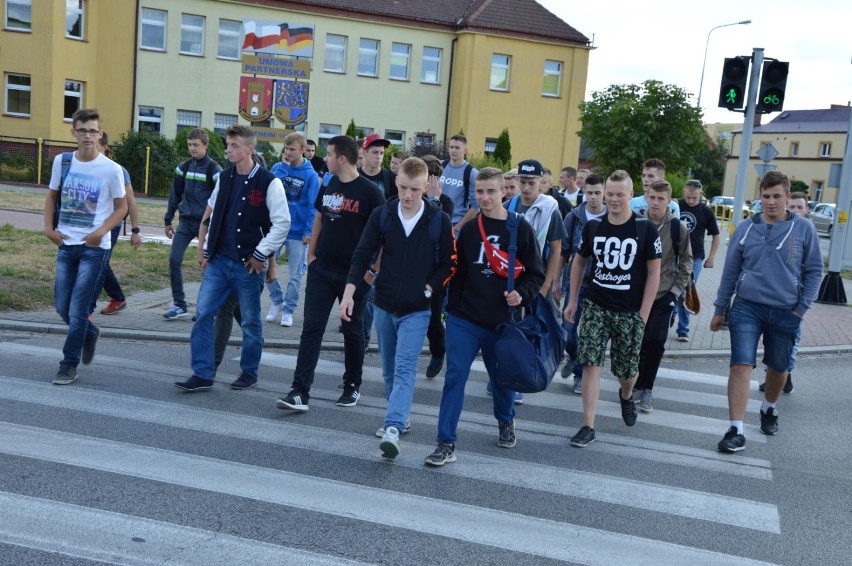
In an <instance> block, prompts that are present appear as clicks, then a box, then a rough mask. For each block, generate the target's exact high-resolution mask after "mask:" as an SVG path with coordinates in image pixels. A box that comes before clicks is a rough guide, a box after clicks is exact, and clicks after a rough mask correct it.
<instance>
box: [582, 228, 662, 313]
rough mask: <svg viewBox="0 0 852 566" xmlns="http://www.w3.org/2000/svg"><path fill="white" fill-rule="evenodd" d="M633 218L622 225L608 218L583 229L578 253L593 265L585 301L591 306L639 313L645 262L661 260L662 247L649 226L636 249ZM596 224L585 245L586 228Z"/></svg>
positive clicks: (637, 237)
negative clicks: (593, 304)
mask: <svg viewBox="0 0 852 566" xmlns="http://www.w3.org/2000/svg"><path fill="white" fill-rule="evenodd" d="M636 222H637V220H636V214H634V215H633V216H632V217H631V218H630V220H628V221H627V222H625V223H624V224H611V223H610V222H609V215H605V216H604V217H603V218H601V220H600V222H598V221H597V220H594V221H590V222H587V223H586V225H585V226H584V227H583V236H582V241H581V242H580V249H579V250H578V251H577V253H578V254H580V255H581V256H582V257H590V256H592V257H590V259H589V261H590V262H593V265H592V272H591V279H590V281H589V293H588V295H587V297H588V298H589V299H590V300H592V301H594V303H595V304H597V305H599V306H601V307H603V308H605V309H607V310H611V311H616V312H639V309H640V308H641V307H642V295H643V294H644V292H645V281H646V279H647V276H648V263H647V262H648V260H651V259H659V258H660V257H661V256H662V252H663V244H662V242H660V235H659V234H658V233H657V229H656V228H655V227H654V225H653V224H652V223H651V222H648V221H642V222H646V223H647V225H648V235H647V237H646V238H645V242H644V249H639V235H638V232H637V228H636ZM594 224H597V225H598V227H597V231H596V232H595V238H594V241H593V242H592V241H589V235H590V233H589V230H590V227H591V226H592V225H594Z"/></svg>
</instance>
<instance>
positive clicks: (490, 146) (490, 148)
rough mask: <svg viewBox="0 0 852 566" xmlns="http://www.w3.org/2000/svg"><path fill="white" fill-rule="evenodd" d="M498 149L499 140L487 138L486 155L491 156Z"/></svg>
mask: <svg viewBox="0 0 852 566" xmlns="http://www.w3.org/2000/svg"><path fill="white" fill-rule="evenodd" d="M495 149H497V138H485V155H491V154H492V153H494V150H495Z"/></svg>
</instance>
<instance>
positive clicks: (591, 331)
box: [577, 299, 645, 379]
mask: <svg viewBox="0 0 852 566" xmlns="http://www.w3.org/2000/svg"><path fill="white" fill-rule="evenodd" d="M644 331H645V322H644V321H643V320H642V317H641V316H640V315H639V313H638V312H616V311H611V310H607V309H605V308H603V307H601V306H599V305H597V304H595V303H593V302H592V301H590V300H589V299H585V300H583V316H582V317H581V318H580V346H579V350H578V354H577V363H579V364H582V365H590V366H603V365H604V362H605V361H606V345H607V342H609V341H610V340H611V341H612V346H611V347H610V357H611V358H612V373H613V374H614V375H615V377H617V378H619V379H630V378H631V377H635V376H636V374H638V373H639V351H640V349H641V348H642V334H643V333H644Z"/></svg>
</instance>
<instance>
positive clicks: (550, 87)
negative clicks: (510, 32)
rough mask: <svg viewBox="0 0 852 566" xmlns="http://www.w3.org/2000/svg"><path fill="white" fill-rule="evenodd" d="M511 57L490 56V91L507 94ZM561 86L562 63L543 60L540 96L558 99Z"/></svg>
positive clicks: (497, 54) (499, 54) (496, 54)
mask: <svg viewBox="0 0 852 566" xmlns="http://www.w3.org/2000/svg"><path fill="white" fill-rule="evenodd" d="M511 68H512V56H511V55H503V54H501V53H494V54H492V55H491V82H490V85H489V88H490V89H491V90H496V91H501V92H508V91H509V88H510V81H511ZM561 85H562V63H561V62H560V61H551V60H545V62H544V79H543V83H542V87H541V94H542V96H550V97H559V96H560V94H561Z"/></svg>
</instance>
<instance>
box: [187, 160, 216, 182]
mask: <svg viewBox="0 0 852 566" xmlns="http://www.w3.org/2000/svg"><path fill="white" fill-rule="evenodd" d="M191 162H192V159H187V160H186V161H184V162H183V163H181V164H180V167H179V169H180V172H181V176H182V177H183V180H184V182H186V175H187V173H189V165H190V163H191ZM215 167H216V162H215V161H213V160H212V159H211V160H210V163H208V164H207V171H206V173H205V175H206V176H207V186H208V187H210V188H211V189H215V188H216V181H214V180H213V174H212V173H211V169H213V168H215Z"/></svg>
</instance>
